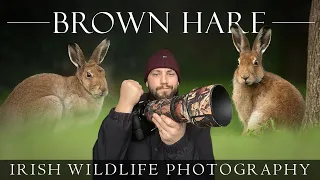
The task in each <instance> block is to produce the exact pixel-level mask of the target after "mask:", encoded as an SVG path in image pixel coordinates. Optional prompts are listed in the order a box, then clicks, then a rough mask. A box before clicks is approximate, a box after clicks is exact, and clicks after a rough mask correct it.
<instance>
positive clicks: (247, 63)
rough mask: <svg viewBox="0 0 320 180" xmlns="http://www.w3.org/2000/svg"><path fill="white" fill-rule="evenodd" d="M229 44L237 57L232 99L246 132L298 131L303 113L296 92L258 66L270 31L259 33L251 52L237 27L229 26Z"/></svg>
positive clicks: (301, 101) (247, 42) (282, 80)
mask: <svg viewBox="0 0 320 180" xmlns="http://www.w3.org/2000/svg"><path fill="white" fill-rule="evenodd" d="M231 32H232V40H233V44H234V46H235V47H236V49H237V51H238V52H239V53H240V57H239V59H238V67H237V69H236V70H235V72H234V77H233V95H232V99H233V101H234V104H235V108H236V110H237V112H238V115H239V118H240V120H241V122H242V123H243V125H244V131H243V133H242V134H243V135H245V134H246V133H248V131H255V132H259V130H261V128H262V127H263V126H266V127H267V128H268V127H269V128H270V124H271V122H272V121H271V120H273V123H274V125H275V126H276V127H283V128H293V129H295V128H299V127H300V125H301V123H302V119H303V115H304V110H305V103H304V99H303V97H302V95H301V94H300V92H299V91H298V90H297V89H296V88H295V87H294V86H293V85H292V84H290V83H289V82H288V81H286V80H285V79H283V78H281V77H280V76H278V75H275V74H273V73H270V72H267V71H265V70H264V68H263V66H262V54H263V53H264V52H265V50H266V49H267V47H268V46H269V44H270V41H271V29H270V28H269V27H266V26H265V27H263V28H261V29H260V31H259V33H258V35H257V37H256V39H255V41H254V43H253V46H252V49H251V48H250V44H249V41H248V39H247V37H246V36H245V34H244V33H243V30H242V29H241V27H239V26H237V25H232V26H231Z"/></svg>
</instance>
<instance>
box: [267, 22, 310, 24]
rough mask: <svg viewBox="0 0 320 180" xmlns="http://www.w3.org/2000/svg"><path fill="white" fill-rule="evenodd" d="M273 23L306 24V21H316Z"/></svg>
mask: <svg viewBox="0 0 320 180" xmlns="http://www.w3.org/2000/svg"><path fill="white" fill-rule="evenodd" d="M272 23H278V24H282V23H283V24H289V23H291V24H306V23H315V22H272Z"/></svg>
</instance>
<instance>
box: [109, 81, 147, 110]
mask: <svg viewBox="0 0 320 180" xmlns="http://www.w3.org/2000/svg"><path fill="white" fill-rule="evenodd" d="M142 94H143V89H142V86H141V85H140V84H139V83H138V82H137V81H134V80H124V81H123V82H122V84H121V88H120V98H119V102H118V104H117V106H116V108H115V111H116V112H122V113H131V112H132V109H133V107H134V106H135V105H136V104H137V103H138V102H139V100H140V97H141V95H142Z"/></svg>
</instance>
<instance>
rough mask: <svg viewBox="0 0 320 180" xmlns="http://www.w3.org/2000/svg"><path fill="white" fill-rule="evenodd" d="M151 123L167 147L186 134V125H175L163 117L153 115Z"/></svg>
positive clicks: (172, 121)
mask: <svg viewBox="0 0 320 180" xmlns="http://www.w3.org/2000/svg"><path fill="white" fill-rule="evenodd" d="M152 121H153V123H154V124H155V125H156V127H157V128H158V130H159V134H160V137H161V140H162V141H163V142H164V143H165V144H167V145H171V144H174V143H176V142H177V141H179V140H180V139H181V138H182V137H183V136H184V133H185V132H186V123H177V122H175V121H174V120H172V119H171V118H169V117H167V116H165V115H161V116H159V115H158V114H156V113H154V114H153V116H152Z"/></svg>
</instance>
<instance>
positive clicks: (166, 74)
mask: <svg viewBox="0 0 320 180" xmlns="http://www.w3.org/2000/svg"><path fill="white" fill-rule="evenodd" d="M146 86H147V87H148V88H149V91H150V92H151V93H152V94H153V95H154V97H155V98H156V99H164V98H168V99H169V98H172V97H173V96H174V95H175V94H176V93H177V91H178V86H179V81H178V75H177V73H176V72H175V71H174V70H172V69H169V68H157V69H154V70H152V71H151V72H150V73H149V75H148V80H147V82H146Z"/></svg>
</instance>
